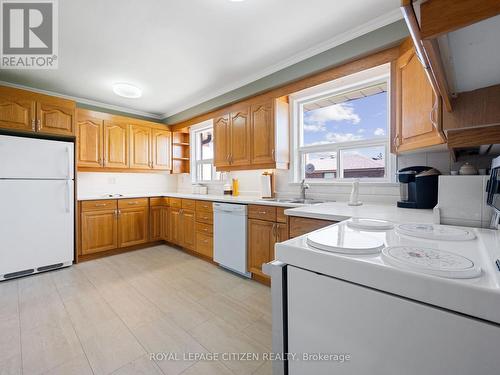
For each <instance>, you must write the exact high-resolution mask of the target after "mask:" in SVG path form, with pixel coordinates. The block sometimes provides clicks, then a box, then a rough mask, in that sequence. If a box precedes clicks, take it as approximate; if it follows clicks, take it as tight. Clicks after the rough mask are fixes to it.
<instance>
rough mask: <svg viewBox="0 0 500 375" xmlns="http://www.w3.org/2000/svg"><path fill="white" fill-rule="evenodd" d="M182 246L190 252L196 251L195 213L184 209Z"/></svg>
mask: <svg viewBox="0 0 500 375" xmlns="http://www.w3.org/2000/svg"><path fill="white" fill-rule="evenodd" d="M181 222H182V224H181V225H182V246H183V247H185V248H186V249H189V250H195V249H196V221H195V213H194V211H191V210H185V209H182V216H181Z"/></svg>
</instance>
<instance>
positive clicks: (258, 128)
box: [250, 102, 275, 164]
mask: <svg viewBox="0 0 500 375" xmlns="http://www.w3.org/2000/svg"><path fill="white" fill-rule="evenodd" d="M250 114H251V119H250V120H251V125H252V147H251V152H252V164H266V163H274V161H275V160H274V115H273V104H272V102H267V103H263V104H260V105H253V106H252V108H251V110H250Z"/></svg>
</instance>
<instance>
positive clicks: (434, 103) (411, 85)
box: [394, 49, 444, 152]
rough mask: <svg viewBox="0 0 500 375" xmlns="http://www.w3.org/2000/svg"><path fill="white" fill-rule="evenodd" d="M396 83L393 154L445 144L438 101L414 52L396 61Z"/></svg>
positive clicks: (404, 54) (410, 51) (439, 101)
mask: <svg viewBox="0 0 500 375" xmlns="http://www.w3.org/2000/svg"><path fill="white" fill-rule="evenodd" d="M396 82H397V90H396V128H397V134H396V137H395V139H394V145H395V146H396V151H397V152H403V151H409V150H415V149H419V148H423V147H429V146H434V145H438V144H441V143H444V140H443V138H442V137H441V135H440V129H441V98H440V97H438V96H436V94H435V93H434V90H433V89H432V87H431V85H430V83H429V80H428V78H427V76H426V74H425V71H424V68H423V67H422V64H421V63H420V61H419V59H418V57H417V55H416V53H415V50H414V49H410V50H408V51H406V52H405V53H403V54H402V55H401V57H400V58H399V59H398V61H397V64H396Z"/></svg>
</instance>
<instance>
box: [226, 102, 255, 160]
mask: <svg viewBox="0 0 500 375" xmlns="http://www.w3.org/2000/svg"><path fill="white" fill-rule="evenodd" d="M248 111H249V110H248V109H245V110H242V111H238V112H233V113H231V156H230V163H231V166H232V167H233V166H234V167H236V166H247V165H250V144H251V139H250V137H251V132H250V118H249V115H248Z"/></svg>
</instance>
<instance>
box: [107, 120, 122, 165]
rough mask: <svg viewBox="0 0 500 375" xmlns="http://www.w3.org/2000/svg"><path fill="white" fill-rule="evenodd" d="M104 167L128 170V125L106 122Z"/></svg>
mask: <svg viewBox="0 0 500 375" xmlns="http://www.w3.org/2000/svg"><path fill="white" fill-rule="evenodd" d="M104 166H105V167H108V168H128V132H127V125H126V124H122V123H117V122H112V121H104Z"/></svg>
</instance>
